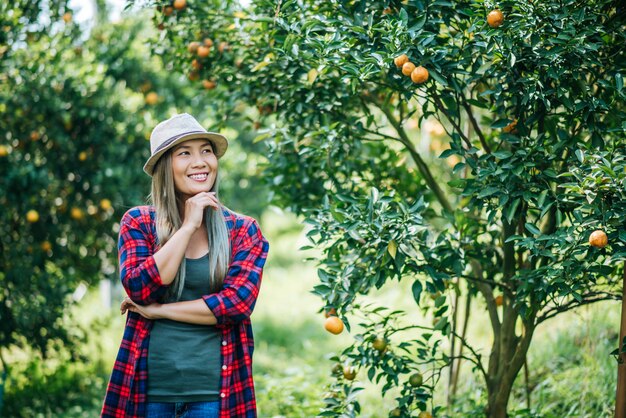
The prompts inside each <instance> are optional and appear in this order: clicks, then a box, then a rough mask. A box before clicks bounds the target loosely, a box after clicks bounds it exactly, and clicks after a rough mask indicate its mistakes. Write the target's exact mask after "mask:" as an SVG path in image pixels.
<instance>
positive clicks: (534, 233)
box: [142, 0, 626, 417]
mask: <svg viewBox="0 0 626 418" xmlns="http://www.w3.org/2000/svg"><path fill="white" fill-rule="evenodd" d="M146 3H147V4H148V7H149V8H150V9H152V10H154V20H155V24H156V25H157V26H158V27H159V28H161V29H162V30H163V31H162V32H161V36H160V37H159V39H158V41H156V42H155V43H154V44H153V47H154V51H155V53H157V54H158V55H162V56H163V57H164V59H165V61H167V62H172V63H174V65H175V66H176V67H177V68H178V69H179V71H181V72H184V73H186V74H188V75H189V76H190V78H191V79H192V80H197V81H196V82H197V83H198V84H200V83H204V85H207V86H209V87H210V92H209V94H210V96H211V97H213V98H214V99H215V100H216V101H219V102H220V103H222V105H223V106H224V109H228V110H225V111H222V112H221V114H222V115H224V116H225V117H228V118H230V117H234V116H240V115H241V116H243V117H246V118H247V120H248V121H249V124H250V127H252V128H257V127H261V128H262V129H261V130H260V132H259V136H258V137H257V140H259V141H260V140H265V141H266V142H267V144H268V145H269V147H270V154H269V164H268V165H267V166H266V168H265V170H264V174H263V175H264V176H265V177H266V178H267V179H268V180H269V181H270V183H271V184H272V186H273V187H272V189H273V193H274V199H275V201H276V202H277V203H279V204H280V205H281V206H284V207H289V208H291V209H293V210H294V211H295V212H296V213H299V214H304V215H305V216H306V219H307V222H308V223H310V224H311V225H312V228H313V229H312V230H311V232H310V234H309V235H310V237H311V239H312V241H313V242H314V244H315V245H317V246H318V247H319V248H321V249H322V250H323V251H324V257H323V258H322V259H321V260H319V262H320V268H319V277H320V283H319V285H317V286H316V288H315V292H316V293H317V294H318V295H319V296H320V297H321V298H322V299H323V300H324V303H325V305H326V308H327V309H330V308H334V309H336V311H337V312H338V314H339V315H340V316H341V317H342V318H343V319H344V321H345V322H346V323H347V324H348V325H349V320H350V319H351V318H354V317H361V318H363V319H362V321H361V323H360V325H361V326H362V330H361V332H360V333H359V334H358V335H355V342H354V344H353V345H352V346H351V347H348V348H347V349H346V350H345V351H344V353H343V354H342V356H341V357H340V358H337V360H338V361H341V362H347V364H348V365H352V366H354V367H356V368H357V369H359V368H363V369H366V370H367V377H368V378H369V379H370V380H373V381H376V382H379V381H382V382H384V386H383V389H382V392H383V394H385V393H386V392H387V391H388V390H390V389H394V392H393V393H395V394H397V395H398V396H397V402H398V405H397V409H395V410H394V411H392V415H393V416H415V415H416V414H417V413H418V412H419V411H422V412H423V415H420V416H426V415H427V414H428V412H426V411H427V409H430V408H429V407H428V403H430V402H431V401H429V399H430V398H431V395H432V391H433V389H434V386H435V384H436V383H437V381H438V380H439V378H440V375H441V370H442V368H443V367H446V366H450V369H449V370H451V371H452V372H451V374H450V379H449V380H450V382H451V384H453V382H454V380H455V378H458V373H457V372H455V370H458V364H459V363H458V360H459V359H461V358H463V359H466V360H467V361H470V362H471V363H473V366H474V369H475V370H477V371H478V373H480V374H481V375H482V376H483V378H484V382H485V387H486V391H487V393H488V399H487V405H486V411H487V415H488V416H489V417H505V416H506V415H507V405H508V402H509V398H510V395H511V389H512V387H513V383H514V381H515V379H516V377H517V375H518V373H519V371H520V370H521V368H522V367H523V365H524V363H525V360H526V354H527V352H528V349H529V347H530V345H531V342H532V338H533V334H534V331H535V329H536V328H537V327H538V326H539V325H541V324H542V323H543V322H544V321H546V320H548V319H550V318H553V317H555V316H557V315H559V314H561V313H563V312H566V311H568V310H571V309H575V308H576V307H579V306H581V305H586V304H589V303H593V302H597V301H601V300H607V299H617V298H618V297H620V293H621V289H620V280H619V278H620V274H621V270H622V268H623V267H622V263H621V261H623V260H624V259H626V233H625V232H624V219H625V218H626V192H625V189H626V171H625V170H626V160H625V157H626V141H625V139H624V131H625V129H626V124H625V123H624V120H626V113H625V105H624V97H625V96H624V89H623V85H624V83H623V75H624V73H625V71H626V65H625V60H626V57H625V56H624V49H623V45H624V44H625V41H626V39H625V37H626V35H625V32H624V30H623V28H624V25H625V23H626V20H625V14H624V9H623V7H622V6H621V5H620V3H619V2H617V3H616V2H611V1H608V0H594V1H590V2H576V1H542V2H533V1H531V0H527V1H500V2H489V1H488V2H482V1H441V0H435V1H423V0H406V1H398V0H391V1H390V0H385V1H372V0H361V1H359V0H356V1H341V2H336V1H335V2H328V1H316V0H299V1H290V0H286V1H279V2H275V1H269V0H254V1H252V2H250V4H249V6H247V7H245V8H243V9H242V6H241V5H240V4H239V2H236V1H232V2H217V1H206V2H192V1H189V2H188V3H187V6H186V7H185V8H183V9H181V10H171V9H170V8H168V7H169V6H170V4H169V2H167V1H151V2H142V4H146ZM403 54H405V55H406V57H402V55H403ZM403 61H409V62H408V63H403ZM416 67H417V68H416ZM243 105H247V106H243ZM251 109H252V110H251ZM416 127H419V128H421V129H420V130H417V129H415V128H416ZM444 132H445V134H447V135H444ZM437 156H439V159H437V158H436V157H437ZM596 229H597V230H602V231H603V232H604V233H606V234H607V235H608V246H606V247H604V246H602V245H599V246H598V247H590V246H589V244H588V243H587V241H588V238H589V236H590V234H591V232H592V231H593V230H596ZM392 280H402V281H410V283H412V290H413V295H412V297H413V298H414V299H415V302H416V304H417V305H418V306H419V307H420V308H421V309H423V310H424V311H426V312H431V315H432V318H433V323H432V326H431V325H423V324H421V323H420V324H414V323H410V321H408V320H407V318H406V317H405V316H404V315H403V314H402V313H400V312H396V311H389V310H387V309H385V308H382V307H381V308H372V307H368V306H363V305H362V304H361V303H360V300H361V299H360V297H361V296H362V295H367V294H369V293H370V292H371V291H372V290H373V289H374V288H380V287H381V286H383V285H384V284H386V283H388V282H390V281H392ZM460 295H467V296H466V298H465V299H461V298H460V297H459V296H460ZM476 295H478V296H479V297H480V298H481V299H482V303H483V306H486V309H487V312H488V315H489V319H490V327H491V331H492V334H493V342H492V347H491V350H490V352H489V355H482V354H481V353H480V352H478V351H477V349H475V348H474V347H473V346H472V344H471V343H470V341H469V340H468V338H467V337H466V335H465V328H466V324H467V321H468V319H469V314H470V312H471V309H470V306H471V300H472V298H473V297H475V296H476ZM461 300H465V301H466V302H465V308H464V309H459V307H460V305H461ZM459 311H466V312H467V315H468V316H466V317H465V318H459V317H458V314H457V312H459ZM460 324H465V326H461V325H460ZM410 330H413V331H414V332H411V333H409V334H407V333H406V332H403V331H410ZM415 331H420V332H415ZM407 335H408V337H407ZM445 338H449V339H450V345H451V349H450V350H449V352H444V351H443V350H442V349H441V344H442V343H443V342H444V339H445ZM380 341H383V343H384V348H382V349H377V348H376V347H375V346H374V342H377V344H378V347H379V348H380V347H382V345H381V344H383V343H381V342H380ZM415 373H421V374H422V376H421V377H422V378H423V382H419V384H418V380H421V379H418V377H414V378H413V379H412V380H411V379H409V376H410V375H413V374H415ZM337 376H339V379H338V383H337V385H335V386H333V387H332V388H331V389H332V390H331V391H330V392H329V395H328V398H327V399H326V401H327V408H326V410H325V411H324V412H323V413H322V414H321V415H323V416H336V415H341V416H353V415H355V414H357V413H358V412H359V410H360V406H359V403H358V397H356V396H355V394H356V392H357V390H358V389H357V387H356V386H355V384H354V383H353V381H352V379H351V378H352V377H353V376H352V375H351V372H350V373H348V376H349V377H350V378H346V373H345V372H344V373H341V372H338V373H337ZM342 376H343V377H342ZM455 376H456V377H455ZM437 409H438V407H436V408H435V410H437Z"/></svg>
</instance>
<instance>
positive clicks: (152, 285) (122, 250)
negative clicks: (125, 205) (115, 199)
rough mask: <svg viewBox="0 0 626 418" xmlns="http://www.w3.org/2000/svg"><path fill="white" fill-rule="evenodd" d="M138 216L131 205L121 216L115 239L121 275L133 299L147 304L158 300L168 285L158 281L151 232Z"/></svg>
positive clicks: (159, 278)
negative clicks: (116, 240)
mask: <svg viewBox="0 0 626 418" xmlns="http://www.w3.org/2000/svg"><path fill="white" fill-rule="evenodd" d="M140 217H141V214H140V213H134V212H133V209H131V210H130V211H128V212H126V214H125V215H124V217H123V218H122V222H121V225H120V234H119V240H118V254H119V263H120V278H121V280H122V285H123V286H124V289H126V293H127V294H128V296H129V297H130V298H131V299H132V300H133V301H134V302H136V303H138V304H140V305H148V304H150V303H154V302H158V301H160V299H161V298H162V297H163V295H164V294H165V291H166V290H167V286H166V285H163V282H162V281H161V275H160V274H159V270H158V268H157V265H156V262H155V260H154V257H153V256H152V249H151V247H152V246H151V241H150V234H149V233H148V231H147V230H146V229H147V225H145V224H143V223H142V222H141V220H140Z"/></svg>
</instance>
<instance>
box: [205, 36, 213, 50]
mask: <svg viewBox="0 0 626 418" xmlns="http://www.w3.org/2000/svg"><path fill="white" fill-rule="evenodd" d="M203 43H204V46H208V47H209V48H211V47H212V46H213V39H211V38H204V41H203Z"/></svg>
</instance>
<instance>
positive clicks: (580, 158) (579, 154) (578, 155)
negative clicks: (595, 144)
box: [574, 149, 585, 163]
mask: <svg viewBox="0 0 626 418" xmlns="http://www.w3.org/2000/svg"><path fill="white" fill-rule="evenodd" d="M574 154H576V158H578V161H580V162H581V163H582V162H583V161H585V153H584V152H583V150H581V149H577V150H576V151H574Z"/></svg>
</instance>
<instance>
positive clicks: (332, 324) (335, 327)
mask: <svg viewBox="0 0 626 418" xmlns="http://www.w3.org/2000/svg"><path fill="white" fill-rule="evenodd" d="M324 328H325V329H326V331H328V332H330V333H331V334H335V335H338V334H341V333H342V331H343V321H342V320H341V319H339V318H338V317H336V316H329V317H328V318H326V322H325V323H324Z"/></svg>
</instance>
